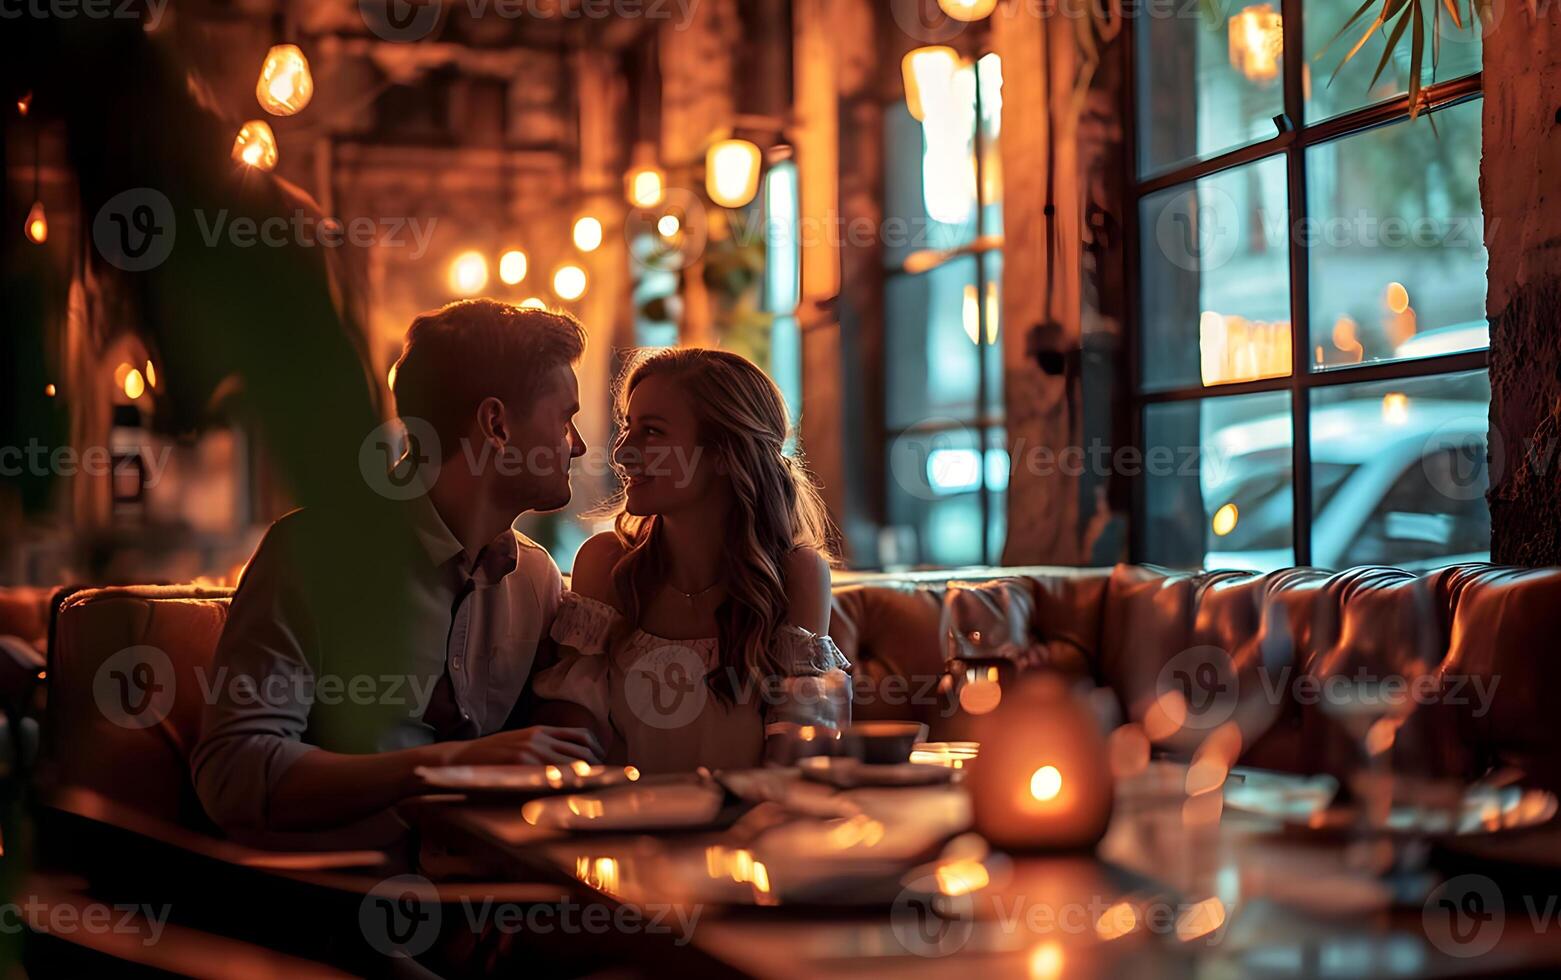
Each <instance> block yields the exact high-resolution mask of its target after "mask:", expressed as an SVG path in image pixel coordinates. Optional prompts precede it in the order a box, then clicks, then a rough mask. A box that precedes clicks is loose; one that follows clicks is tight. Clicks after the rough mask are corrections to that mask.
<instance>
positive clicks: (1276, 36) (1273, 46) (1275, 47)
mask: <svg viewBox="0 0 1561 980" xmlns="http://www.w3.org/2000/svg"><path fill="white" fill-rule="evenodd" d="M1283 51H1284V20H1283V19H1282V18H1281V17H1280V15H1279V12H1278V11H1276V10H1275V9H1274V5H1273V4H1271V3H1262V4H1255V5H1253V6H1251V7H1247V8H1245V9H1244V10H1242V11H1241V12H1240V13H1237V14H1233V15H1232V16H1231V18H1230V63H1231V65H1232V67H1234V68H1235V69H1236V70H1237V71H1239V72H1241V73H1242V74H1243V75H1245V76H1247V78H1249V79H1251V80H1252V81H1254V82H1272V81H1273V80H1274V79H1276V78H1278V77H1279V56H1280V55H1281V54H1282V53H1283Z"/></svg>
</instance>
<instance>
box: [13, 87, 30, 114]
mask: <svg viewBox="0 0 1561 980" xmlns="http://www.w3.org/2000/svg"><path fill="white" fill-rule="evenodd" d="M32 107H33V94H32V93H31V92H28V93H27V94H26V95H24V96H22V97H21V98H19V99H17V100H16V114H17V115H18V116H25V115H27V113H28V112H29V111H30V110H31V109H32Z"/></svg>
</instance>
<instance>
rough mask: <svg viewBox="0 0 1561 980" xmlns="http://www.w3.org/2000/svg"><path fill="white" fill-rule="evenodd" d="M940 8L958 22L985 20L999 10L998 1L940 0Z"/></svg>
mask: <svg viewBox="0 0 1561 980" xmlns="http://www.w3.org/2000/svg"><path fill="white" fill-rule="evenodd" d="M938 7H939V9H941V10H942V11H943V12H944V13H945V14H948V15H949V16H950V17H952V18H954V19H955V20H958V21H964V22H965V23H967V24H968V23H971V22H973V21H978V20H985V19H986V18H988V17H990V16H992V11H994V10H996V9H997V0H938Z"/></svg>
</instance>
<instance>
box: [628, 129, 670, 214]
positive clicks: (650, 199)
mask: <svg viewBox="0 0 1561 980" xmlns="http://www.w3.org/2000/svg"><path fill="white" fill-rule="evenodd" d="M624 188H625V193H626V194H627V195H628V198H629V203H630V204H632V205H634V206H635V207H637V208H653V207H656V206H658V205H660V204H661V202H662V200H664V199H665V198H666V196H667V174H666V171H664V170H662V169H661V168H660V167H658V166H656V159H655V150H653V149H652V148H651V145H650V144H649V143H640V144H639V145H638V146H636V147H635V148H634V166H632V167H630V168H629V173H628V175H627V176H625V177H624Z"/></svg>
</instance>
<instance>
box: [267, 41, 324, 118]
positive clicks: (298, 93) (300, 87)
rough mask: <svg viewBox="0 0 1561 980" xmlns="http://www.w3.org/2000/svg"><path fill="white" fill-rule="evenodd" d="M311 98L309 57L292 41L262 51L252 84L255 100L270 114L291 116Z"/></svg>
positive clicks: (312, 82)
mask: <svg viewBox="0 0 1561 980" xmlns="http://www.w3.org/2000/svg"><path fill="white" fill-rule="evenodd" d="M312 98H314V76H313V75H311V74H310V73H309V59H308V58H305V57H304V53H303V51H302V50H300V49H299V47H298V45H296V44H278V45H275V46H274V47H272V48H271V50H270V51H269V52H267V53H266V60H265V63H264V64H262V65H261V66H260V80H259V81H257V82H256V83H255V99H256V100H257V101H258V102H259V103H260V108H262V109H264V110H266V111H267V112H269V113H271V114H272V115H273V116H291V115H292V114H294V113H295V112H298V111H300V110H302V109H303V107H304V106H306V105H308V104H309V100H310V99H312Z"/></svg>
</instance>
